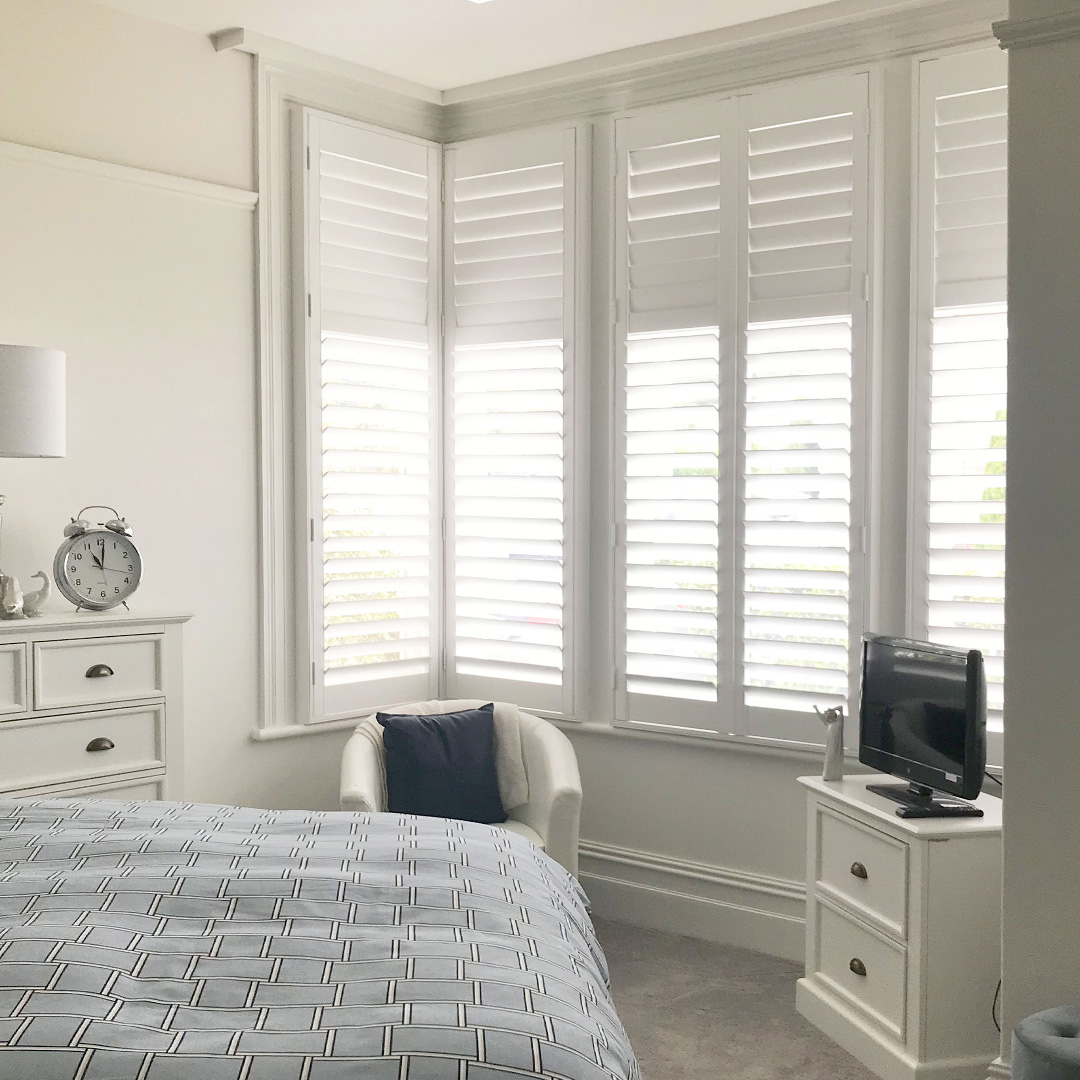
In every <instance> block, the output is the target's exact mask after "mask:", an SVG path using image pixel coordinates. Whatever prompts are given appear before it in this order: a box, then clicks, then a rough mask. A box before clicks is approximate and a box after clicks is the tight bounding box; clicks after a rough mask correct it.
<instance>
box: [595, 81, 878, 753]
mask: <svg viewBox="0 0 1080 1080" xmlns="http://www.w3.org/2000/svg"><path fill="white" fill-rule="evenodd" d="M867 97H868V89H867V80H866V79H865V77H853V78H847V77H845V78H841V79H832V80H815V81H813V82H806V83H795V84H788V85H785V86H783V87H780V88H777V89H770V90H765V91H761V92H757V93H754V94H751V95H742V96H739V97H737V98H732V99H729V100H727V101H721V102H713V103H703V104H695V105H692V106H686V107H684V108H681V109H676V110H666V111H664V112H656V113H650V114H647V115H643V116H639V117H631V118H628V119H626V120H622V121H619V122H618V124H617V132H616V140H617V146H618V157H619V166H620V174H619V179H618V194H619V200H620V202H619V209H618V220H619V221H620V223H621V224H620V230H621V236H620V243H619V249H618V260H617V271H618V273H619V279H618V282H617V292H618V296H619V304H620V308H619V328H618V333H619V340H620V341H621V343H622V350H623V351H622V363H621V364H620V387H619V390H620V402H621V408H620V410H619V418H620V420H621V425H622V442H623V453H622V455H621V460H620V461H618V462H617V467H618V471H619V473H620V481H621V500H620V501H621V504H622V505H621V512H620V515H619V516H620V519H621V520H620V524H621V526H622V531H621V539H622V543H621V544H620V552H619V554H620V558H619V567H620V592H621V593H622V598H623V601H624V604H625V609H626V614H625V618H624V621H623V625H622V627H621V634H620V637H621V641H620V644H619V648H620V654H619V656H618V660H617V666H618V668H619V670H620V673H621V691H622V692H621V694H620V699H619V702H618V706H617V714H618V719H619V720H620V721H622V722H629V723H632V724H647V725H650V726H659V727H668V728H683V729H688V730H704V731H711V732H718V733H734V734H742V735H748V736H759V737H771V738H779V739H786V740H794V741H802V742H820V741H821V728H820V725H819V722H818V720H817V719H816V717H815V716H814V715H813V711H812V710H813V706H814V705H815V704H820V705H832V704H837V703H841V702H846V701H847V700H848V697H849V692H850V686H851V681H852V679H851V659H852V655H853V651H854V648H853V641H854V639H855V638H856V637H857V632H858V625H857V624H858V619H855V618H853V614H852V613H853V611H854V610H856V609H857V608H858V605H859V604H860V603H861V599H860V586H859V581H858V577H859V575H858V572H857V571H858V568H857V567H854V566H853V562H852V554H851V553H852V550H853V544H852V535H853V526H854V523H855V521H856V519H858V522H859V531H860V532H861V515H862V512H863V506H862V499H861V495H860V493H859V490H856V488H855V486H854V485H853V479H852V477H853V471H855V470H854V469H853V454H852V447H853V442H852V440H853V432H855V434H857V435H859V436H861V421H860V420H859V419H858V418H857V417H856V416H855V414H854V405H853V402H854V399H855V398H856V397H857V396H858V395H859V394H861V390H862V383H861V377H860V376H859V374H858V373H857V371H856V359H853V358H857V361H858V364H861V363H862V359H863V357H864V355H865V310H864V308H865V305H864V302H863V289H864V284H865V274H866V250H867V121H866V112H867ZM860 490H861V489H860Z"/></svg>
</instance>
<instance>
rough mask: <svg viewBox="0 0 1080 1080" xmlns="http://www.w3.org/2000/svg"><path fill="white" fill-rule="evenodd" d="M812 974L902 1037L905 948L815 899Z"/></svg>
mask: <svg viewBox="0 0 1080 1080" xmlns="http://www.w3.org/2000/svg"><path fill="white" fill-rule="evenodd" d="M815 913H816V914H815V918H816V920H817V927H816V931H817V957H816V970H815V976H816V977H817V978H818V979H819V980H820V981H821V982H823V983H824V984H825V985H826V986H827V987H828V988H829V989H830V990H831V991H832V992H833V993H834V994H837V995H838V996H840V997H841V998H843V999H844V1000H845V1001H846V1002H847V1003H848V1004H849V1005H853V1006H855V1007H856V1008H857V1009H859V1010H860V1011H861V1012H864V1013H866V1014H867V1016H869V1017H870V1018H871V1019H872V1020H874V1021H876V1022H877V1023H878V1024H880V1025H881V1026H882V1027H883V1028H885V1029H886V1031H888V1032H889V1033H890V1034H892V1035H893V1036H894V1037H895V1038H897V1039H899V1040H900V1041H903V1040H904V1037H905V1036H904V1029H905V1022H904V1021H905V1017H904V1008H905V1001H906V998H907V950H906V949H905V948H904V947H903V946H902V945H898V944H896V943H895V942H894V941H891V940H890V939H889V938H887V937H886V936H885V935H884V934H880V933H878V932H877V931H875V930H872V929H871V928H870V927H868V926H866V925H865V924H863V923H862V922H860V921H859V920H858V919H856V918H854V917H853V916H851V915H848V914H847V913H846V912H842V911H840V909H838V908H833V907H831V906H830V905H829V904H823V903H821V902H820V900H819V901H818V903H817V904H815Z"/></svg>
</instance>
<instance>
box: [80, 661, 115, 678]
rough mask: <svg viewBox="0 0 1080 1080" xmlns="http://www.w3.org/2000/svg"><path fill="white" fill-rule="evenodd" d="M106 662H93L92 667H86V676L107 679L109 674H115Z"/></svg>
mask: <svg viewBox="0 0 1080 1080" xmlns="http://www.w3.org/2000/svg"><path fill="white" fill-rule="evenodd" d="M115 674H116V672H114V671H113V669H112V668H111V667H109V665H108V664H95V665H94V666H93V667H92V668H87V670H86V677H87V678H88V679H107V678H108V677H109V676H110V675H115Z"/></svg>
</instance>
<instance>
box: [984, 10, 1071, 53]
mask: <svg viewBox="0 0 1080 1080" xmlns="http://www.w3.org/2000/svg"><path fill="white" fill-rule="evenodd" d="M993 30H994V36H995V37H996V38H997V39H998V44H999V45H1000V46H1001V47H1002V48H1003V49H1026V48H1029V47H1030V46H1032V45H1049V44H1051V43H1052V42H1055V41H1068V40H1069V39H1070V38H1077V37H1080V11H1064V12H1062V13H1061V14H1060V15H1044V16H1042V17H1041V18H1038V19H1003V20H1001V22H996V23H994V26H993Z"/></svg>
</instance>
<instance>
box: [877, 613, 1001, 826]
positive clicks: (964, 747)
mask: <svg viewBox="0 0 1080 1080" xmlns="http://www.w3.org/2000/svg"><path fill="white" fill-rule="evenodd" d="M859 760H860V761H861V762H862V763H863V764H865V765H870V766H872V767H873V768H875V769H878V770H880V771H881V772H886V773H890V774H892V775H893V776H899V777H903V778H904V779H906V780H907V781H908V785H907V786H906V787H904V786H901V785H895V784H893V785H888V784H881V785H871V786H870V788H869V790H870V791H874V792H876V793H877V794H879V795H884V796H885V797H886V798H889V799H892V800H893V801H895V802H898V803H900V804H901V805H900V808H899V809H898V810H897V811H896V812H897V813H898V814H900V815H901V816H902V817H939V816H946V815H978V814H981V811H980V810H978V808H977V807H974V806H972V805H971V804H970V803H968V802H964V801H961V800H967V799H974V798H976V797H977V796H978V794H979V792H980V790H981V788H982V780H983V773H984V770H985V768H986V675H985V673H984V671H983V660H982V653H980V652H979V651H978V650H977V649H970V650H967V649H957V648H951V647H949V646H946V645H934V644H931V643H930V642H927V641H910V640H908V639H907V638H893V637H881V636H879V635H876V634H864V635H863V650H862V694H861V700H860V706H859ZM936 793H943V794H945V795H948V796H952V798H949V799H941V798H940V797H938V795H937V794H936Z"/></svg>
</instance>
